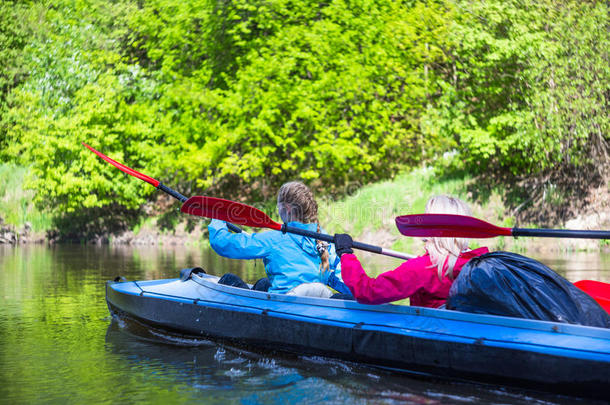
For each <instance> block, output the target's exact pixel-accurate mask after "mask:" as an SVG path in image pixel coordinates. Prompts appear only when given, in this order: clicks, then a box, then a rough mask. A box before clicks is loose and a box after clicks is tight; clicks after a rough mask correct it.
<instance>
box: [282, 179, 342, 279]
mask: <svg viewBox="0 0 610 405" xmlns="http://www.w3.org/2000/svg"><path fill="white" fill-rule="evenodd" d="M277 209H278V212H279V214H280V218H282V221H284V222H290V221H298V222H302V223H304V224H308V223H317V224H318V232H320V223H319V221H318V203H317V202H316V199H315V198H314V196H313V193H312V192H311V190H310V189H309V187H307V186H306V185H305V184H303V183H301V182H300V181H291V182H288V183H284V184H283V185H282V187H280V190H279V191H278V193H277ZM327 246H328V244H326V243H325V242H323V241H321V240H316V249H317V250H318V255H319V256H320V259H321V263H320V268H321V269H322V270H323V271H327V270H328V269H329V266H330V263H329V254H328V249H327Z"/></svg>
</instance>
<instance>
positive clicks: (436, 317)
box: [106, 274, 610, 398]
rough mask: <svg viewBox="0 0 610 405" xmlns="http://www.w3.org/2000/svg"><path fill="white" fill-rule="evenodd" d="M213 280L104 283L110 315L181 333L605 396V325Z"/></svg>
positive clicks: (609, 375) (608, 343)
mask: <svg viewBox="0 0 610 405" xmlns="http://www.w3.org/2000/svg"><path fill="white" fill-rule="evenodd" d="M217 280H218V278H217V277H214V276H209V275H206V274H192V275H191V278H190V279H188V280H186V281H181V280H179V279H171V280H156V281H140V282H135V281H134V282H109V283H107V287H106V296H107V301H108V305H109V308H110V310H111V312H113V313H115V314H118V315H120V314H127V315H128V316H130V317H134V318H136V319H138V320H139V321H141V322H144V323H146V324H149V325H152V326H156V327H161V328H164V329H168V330H171V331H174V332H178V333H181V334H185V335H192V336H202V337H208V338H209V337H211V338H218V339H226V340H231V341H235V342H239V343H246V344H250V345H255V346H261V347H265V348H270V349H273V350H286V351H291V352H298V353H311V354H317V355H325V356H329V357H339V358H344V359H348V360H352V361H360V362H363V363H368V364H372V365H377V366H383V367H391V368H395V369H402V370H407V371H415V372H426V373H431V374H437V375H442V376H454V377H459V378H462V379H464V378H465V379H473V380H478V381H486V382H490V381H491V382H501V383H504V384H513V385H514V384H516V385H522V386H528V387H530V388H536V389H542V390H552V391H558V392H568V393H575V394H578V395H591V393H600V394H595V395H602V397H603V398H607V396H608V394H606V393H605V392H606V391H607V390H606V389H605V388H606V387H607V384H608V383H609V382H610V330H607V329H601V328H595V327H587V326H579V325H569V324H560V323H554V322H544V321H535V320H527V319H517V318H508V317H500V316H493V315H482V314H471V313H461V312H456V311H448V310H439V309H430V308H419V307H409V306H398V305H391V304H386V305H364V304H359V303H357V302H354V301H343V300H331V299H323V298H313V297H298V296H287V295H281V294H272V293H265V292H259V291H251V290H245V289H239V288H235V287H229V286H224V285H219V284H217ZM595 395H594V396H595Z"/></svg>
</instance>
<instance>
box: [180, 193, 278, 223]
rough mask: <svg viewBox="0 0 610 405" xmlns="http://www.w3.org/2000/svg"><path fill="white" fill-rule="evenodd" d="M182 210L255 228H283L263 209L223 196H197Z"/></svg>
mask: <svg viewBox="0 0 610 405" xmlns="http://www.w3.org/2000/svg"><path fill="white" fill-rule="evenodd" d="M180 211H182V212H184V213H186V214H191V215H196V216H198V217H206V218H214V219H220V220H222V221H227V222H230V223H232V224H237V225H245V226H251V227H254V228H270V229H275V230H276V231H279V230H281V228H282V225H281V224H279V223H277V222H275V221H273V220H272V219H271V218H269V216H268V215H267V214H265V213H264V212H263V211H261V210H259V209H257V208H254V207H251V206H249V205H246V204H242V203H239V202H236V201H231V200H224V199H222V198H215V197H205V196H200V195H199V196H195V197H191V198H189V199H188V200H186V202H185V203H184V204H182V208H180Z"/></svg>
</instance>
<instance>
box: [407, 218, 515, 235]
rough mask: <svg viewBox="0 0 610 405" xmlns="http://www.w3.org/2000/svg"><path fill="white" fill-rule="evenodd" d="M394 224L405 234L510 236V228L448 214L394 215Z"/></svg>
mask: <svg viewBox="0 0 610 405" xmlns="http://www.w3.org/2000/svg"><path fill="white" fill-rule="evenodd" d="M396 226H397V227H398V230H399V231H400V233H402V234H403V235H405V236H419V237H440V238H493V237H494V236H511V235H512V233H511V229H510V228H500V227H498V226H495V225H492V224H490V223H487V222H485V221H482V220H480V219H477V218H473V217H467V216H464V215H450V214H418V215H402V216H400V217H396Z"/></svg>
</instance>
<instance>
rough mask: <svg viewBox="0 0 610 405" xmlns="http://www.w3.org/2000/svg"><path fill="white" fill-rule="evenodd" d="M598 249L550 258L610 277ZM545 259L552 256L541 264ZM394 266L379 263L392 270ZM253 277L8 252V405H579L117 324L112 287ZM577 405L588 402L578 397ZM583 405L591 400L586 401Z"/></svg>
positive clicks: (4, 333) (93, 250) (80, 250)
mask: <svg viewBox="0 0 610 405" xmlns="http://www.w3.org/2000/svg"><path fill="white" fill-rule="evenodd" d="M607 256H608V255H602V254H599V253H592V254H579V255H572V256H570V257H561V256H554V257H551V258H542V260H543V261H544V262H545V263H547V264H548V265H550V266H551V267H554V268H555V269H557V270H558V271H559V272H561V273H562V274H564V275H565V276H566V277H567V278H568V279H570V280H572V281H574V280H577V279H584V278H592V279H598V280H602V281H610V258H608V257H607ZM539 259H541V258H539ZM398 263H399V262H396V261H393V260H381V259H369V260H368V264H367V266H368V268H376V269H377V270H384V269H387V268H391V266H394V265H397V264H398ZM193 265H201V266H202V267H204V268H206V269H207V270H208V272H210V273H213V274H222V273H224V272H226V271H232V272H234V273H237V274H239V275H241V276H242V277H243V278H245V279H247V280H249V281H253V280H255V279H256V278H258V277H260V276H262V275H263V273H264V269H263V267H262V264H261V263H260V262H258V263H256V264H254V262H239V261H231V260H226V259H221V258H219V257H218V256H217V255H215V254H213V253H210V252H209V251H208V250H206V249H205V248H200V247H191V248H185V247H174V248H172V247H162V248H161V247H145V248H134V247H112V246H104V247H90V246H55V247H46V246H20V247H11V246H2V245H0V402H2V403H6V404H32V403H57V404H65V403H68V404H88V403H94V404H104V403H108V404H115V403H193V402H197V403H206V404H207V403H219V404H226V403H244V404H258V403H261V404H285V403H305V404H307V403H312V404H313V403H316V404H317V403H321V402H324V403H346V404H359V403H366V404H368V403H371V404H380V403H381V404H404V403H406V404H466V403H467V404H472V403H498V404H500V403H502V404H506V403H514V404H531V403H539V404H547V403H574V402H575V400H574V399H572V398H565V397H558V396H553V395H545V394H533V393H523V392H521V391H519V390H515V389H507V388H498V387H491V386H483V385H477V384H470V383H458V382H452V381H439V380H433V379H429V378H421V377H420V378H415V377H413V376H407V375H404V374H397V373H392V372H388V371H384V370H379V369H375V368H370V367H366V366H361V365H357V364H352V363H349V362H343V361H337V360H333V359H326V358H322V357H307V356H298V355H294V356H289V355H280V354H273V353H265V352H259V351H255V350H253V351H249V350H244V349H243V348H234V347H229V346H223V345H219V344H216V343H214V342H210V341H205V340H184V339H182V340H179V339H175V340H173V341H168V340H167V337H164V336H159V335H156V334H155V332H153V331H148V330H143V329H139V328H137V327H135V326H133V325H127V324H125V323H123V322H121V321H117V320H112V319H111V318H110V316H109V314H108V309H107V307H106V302H105V297H104V282H105V281H106V280H109V279H113V278H114V277H115V276H117V275H122V276H125V277H126V278H127V279H130V280H133V279H156V278H173V277H177V275H178V270H179V269H181V268H183V267H190V266H193ZM576 402H578V401H576ZM583 403H584V402H583Z"/></svg>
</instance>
